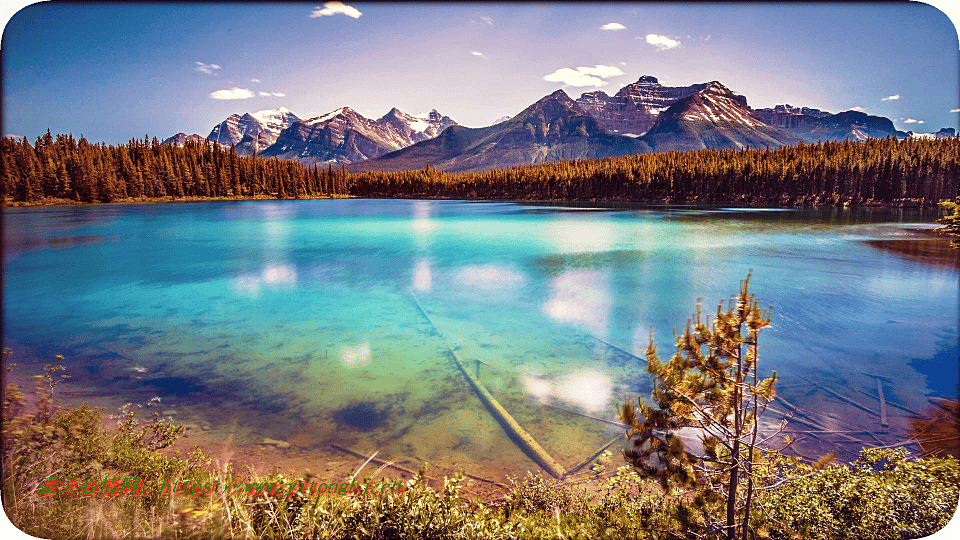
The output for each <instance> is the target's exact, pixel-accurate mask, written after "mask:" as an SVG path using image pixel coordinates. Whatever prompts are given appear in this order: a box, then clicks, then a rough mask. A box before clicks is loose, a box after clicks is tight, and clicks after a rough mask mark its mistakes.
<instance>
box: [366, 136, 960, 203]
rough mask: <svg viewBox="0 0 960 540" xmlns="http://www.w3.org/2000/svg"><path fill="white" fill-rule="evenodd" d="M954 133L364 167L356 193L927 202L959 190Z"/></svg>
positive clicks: (959, 157) (959, 153)
mask: <svg viewBox="0 0 960 540" xmlns="http://www.w3.org/2000/svg"><path fill="white" fill-rule="evenodd" d="M958 177H960V139H957V138H950V139H937V140H920V139H905V140H897V139H893V138H888V139H870V140H867V141H863V142H851V141H844V142H826V143H818V144H810V145H803V144H801V145H797V146H786V147H783V148H779V149H777V150H756V149H747V150H730V149H727V150H694V151H688V152H682V153H681V152H673V151H671V152H662V153H652V154H641V155H633V156H625V157H618V158H608V159H601V160H586V161H566V162H559V163H550V164H544V165H534V166H526V167H515V168H511V169H501V170H491V171H485V172H478V173H466V174H446V173H443V172H441V171H438V170H434V169H429V168H427V169H422V170H418V171H403V172H390V173H383V172H380V173H378V172H367V173H360V174H353V175H351V176H350V179H349V189H350V194H351V195H355V196H360V197H370V196H376V197H452V198H481V199H550V200H556V199H559V200H594V199H596V200H609V201H639V202H673V203H681V202H684V203H689V202H697V203H753V204H791V205H792V204H843V203H847V202H849V203H850V204H854V205H858V204H871V203H873V204H895V205H906V206H914V205H919V204H925V205H932V204H935V203H936V202H937V201H941V200H950V199H953V198H954V197H956V196H957V194H958V193H957V190H958Z"/></svg>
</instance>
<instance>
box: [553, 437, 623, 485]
mask: <svg viewBox="0 0 960 540" xmlns="http://www.w3.org/2000/svg"><path fill="white" fill-rule="evenodd" d="M621 439H623V437H622V436H617V437H614V438H613V439H612V440H611V441H610V442H608V443H607V444H605V445H603V446H601V447H600V449H599V450H597V451H596V452H594V453H593V455H592V456H590V457H588V458H587V459H585V460H583V461H581V462H580V463H579V464H578V465H577V466H576V467H574V468H572V469H570V470H569V471H567V472H566V474H564V475H563V477H564V478H567V477H569V476H572V475H574V474H576V473H577V471H579V470H580V469H582V468H584V467H586V466H587V465H589V464H590V463H592V462H593V460H595V459H597V457H598V456H599V455H600V454H602V453H603V452H604V451H605V450H606V449H607V448H610V447H611V446H613V443H615V442H617V441H619V440H621Z"/></svg>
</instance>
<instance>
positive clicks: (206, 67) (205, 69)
mask: <svg viewBox="0 0 960 540" xmlns="http://www.w3.org/2000/svg"><path fill="white" fill-rule="evenodd" d="M194 64H196V66H197V67H195V68H194V71H199V72H200V73H206V74H207V75H213V74H214V72H215V71H217V70H218V69H220V66H218V65H216V64H204V63H203V62H194Z"/></svg>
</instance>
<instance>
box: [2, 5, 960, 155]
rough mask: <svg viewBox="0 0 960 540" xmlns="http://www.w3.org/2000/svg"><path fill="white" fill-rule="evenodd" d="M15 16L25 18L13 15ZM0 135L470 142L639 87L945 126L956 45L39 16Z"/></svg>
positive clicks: (822, 26) (458, 19)
mask: <svg viewBox="0 0 960 540" xmlns="http://www.w3.org/2000/svg"><path fill="white" fill-rule="evenodd" d="M21 4H22V2H21ZM0 58H2V68H3V71H2V96H3V97H2V99H3V126H2V132H3V133H4V134H15V135H24V136H26V137H27V138H28V139H29V140H31V141H32V140H34V139H35V138H36V137H37V136H39V135H40V134H42V133H44V132H45V131H46V130H47V129H48V128H49V129H50V130H51V132H53V133H73V134H74V135H75V136H79V135H81V134H82V135H84V136H85V137H86V138H87V139H88V140H91V141H94V142H106V143H109V144H119V143H125V142H127V141H128V140H129V139H131V138H134V137H136V138H142V137H144V136H145V135H148V136H150V137H154V136H156V137H159V138H161V139H163V138H166V137H169V136H171V135H173V134H175V133H178V132H185V133H187V134H192V133H198V134H201V135H204V136H205V135H207V134H208V133H209V132H210V130H211V129H212V128H213V127H214V126H215V125H216V124H218V123H219V122H221V121H223V120H224V119H225V118H226V117H227V116H229V115H230V114H233V113H240V114H242V113H245V112H256V111H259V110H264V109H273V108H277V107H286V108H288V109H290V110H291V111H292V112H293V113H294V114H296V115H297V116H299V117H301V118H309V117H313V116H319V115H322V114H324V113H327V112H330V111H332V110H334V109H336V108H339V107H342V106H349V107H351V108H353V109H355V110H356V111H358V112H359V113H360V114H362V115H364V116H366V117H368V118H373V119H376V118H379V117H380V116H382V115H384V114H386V113H387V112H388V111H389V110H390V109H391V108H392V107H397V108H399V109H400V110H402V111H404V112H408V113H411V114H416V113H420V112H425V111H429V110H431V109H436V110H438V111H440V112H441V113H442V114H445V115H448V116H450V117H451V118H453V119H454V120H456V121H457V122H458V123H460V124H462V125H465V126H469V127H482V126H486V125H490V124H491V123H493V122H494V121H495V120H496V119H498V118H500V117H503V116H513V115H515V114H517V113H519V112H520V111H522V110H523V109H524V108H526V107H527V106H529V105H530V104H532V103H534V102H536V101H537V100H538V99H540V98H541V97H543V96H545V95H547V94H550V93H552V92H554V91H555V90H558V89H563V90H564V91H565V92H566V93H567V94H568V95H570V96H571V97H572V98H574V99H576V98H577V97H579V96H580V95H581V94H582V93H583V92H588V91H594V90H602V91H604V92H606V93H608V94H610V95H612V94H614V93H616V92H617V90H619V89H620V88H621V87H622V86H623V85H626V84H629V83H632V82H635V81H636V80H637V79H638V78H639V77H640V76H641V75H653V76H655V77H657V78H659V80H660V82H661V83H663V84H665V85H670V86H686V85H689V84H694V83H701V82H708V81H712V80H718V81H720V82H721V83H723V84H724V85H725V86H727V87H728V88H730V89H732V90H733V91H735V92H738V93H740V94H743V95H745V96H746V97H747V99H748V102H749V104H750V106H752V107H754V108H760V107H772V106H774V105H776V104H779V103H789V104H791V105H794V106H807V107H815V108H819V109H823V110H826V111H829V112H841V111H845V110H850V109H855V110H862V111H865V112H867V113H869V114H875V115H880V116H885V117H888V118H890V119H891V120H893V121H894V124H895V125H896V127H897V128H898V129H901V130H913V131H915V132H934V131H937V130H938V129H939V128H941V127H954V128H958V127H960V126H958V117H960V97H958V96H960V82H958V78H960V75H958V74H960V43H958V39H957V31H956V29H955V27H954V25H953V24H952V23H951V22H950V19H949V18H948V17H947V16H946V15H944V14H943V13H942V12H940V11H939V10H937V9H936V8H934V7H931V6H929V5H925V4H920V3H913V2H910V3H880V4H878V3H866V4H856V3H835V4H829V3H811V4H805V3H772V4H756V3H740V4H738V3H729V4H725V3H702V4H699V3H680V4H671V3H639V2H637V3H628V2H620V3H611V4H603V3H594V2H587V3H556V4H551V3H531V4H520V3H488V4H480V3H446V4H417V3H396V4H388V3H364V2H350V1H347V2H345V3H341V2H319V3H282V4H274V3H271V4H257V3H236V4H229V3H201V2H195V3H121V2H116V3H104V4H92V3H84V4H65V3H56V4H50V3H39V4H33V5H29V6H27V7H26V8H24V9H22V10H21V11H19V12H18V13H16V14H15V15H14V16H13V18H12V19H10V21H9V22H8V23H7V25H6V27H5V29H4V33H3V41H2V45H0Z"/></svg>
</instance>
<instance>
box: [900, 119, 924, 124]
mask: <svg viewBox="0 0 960 540" xmlns="http://www.w3.org/2000/svg"><path fill="white" fill-rule="evenodd" d="M903 123H904V124H923V123H924V122H923V120H917V119H915V118H907V119H906V120H904V121H903Z"/></svg>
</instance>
